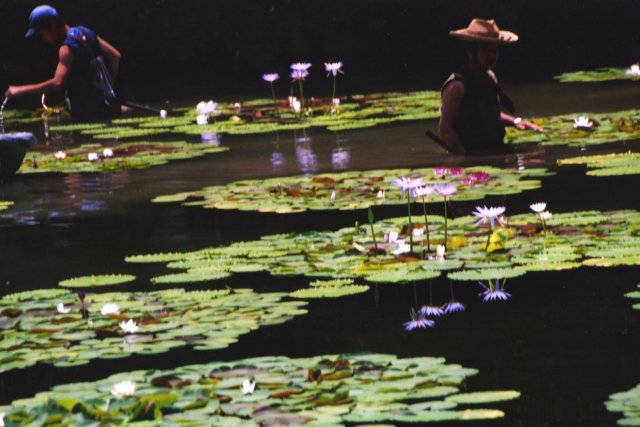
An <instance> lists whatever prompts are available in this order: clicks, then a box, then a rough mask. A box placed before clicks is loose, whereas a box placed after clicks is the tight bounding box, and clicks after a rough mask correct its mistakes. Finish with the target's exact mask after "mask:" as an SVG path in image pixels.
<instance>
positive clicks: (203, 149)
mask: <svg viewBox="0 0 640 427" xmlns="http://www.w3.org/2000/svg"><path fill="white" fill-rule="evenodd" d="M105 150H107V151H105ZM108 150H111V153H109V152H108ZM227 150H228V148H227V147H215V146H212V145H207V144H196V143H187V142H184V141H175V142H169V141H168V142H130V143H122V144H118V145H113V146H112V145H109V146H102V145H100V144H84V145H81V146H79V147H77V148H72V149H70V150H67V151H66V152H65V154H66V157H64V158H62V159H58V158H56V156H55V153H53V152H40V151H30V152H28V153H27V155H26V157H25V160H24V161H23V162H22V166H21V167H20V169H19V170H18V173H40V172H59V173H73V172H113V171H117V170H127V169H143V168H148V167H150V166H156V165H163V164H165V163H167V162H169V161H171V160H180V159H189V158H193V157H198V156H203V155H205V154H211V153H220V152H224V151H227ZM89 154H94V155H95V156H96V157H97V160H93V161H90V160H89Z"/></svg>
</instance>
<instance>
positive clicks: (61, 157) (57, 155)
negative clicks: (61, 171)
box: [53, 150, 67, 160]
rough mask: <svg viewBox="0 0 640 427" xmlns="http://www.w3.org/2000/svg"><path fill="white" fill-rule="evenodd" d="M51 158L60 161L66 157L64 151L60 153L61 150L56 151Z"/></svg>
mask: <svg viewBox="0 0 640 427" xmlns="http://www.w3.org/2000/svg"><path fill="white" fill-rule="evenodd" d="M53 156H54V157H55V158H56V159H58V160H62V159H64V158H65V157H67V153H65V152H64V151H62V150H58V151H56V152H55V153H53Z"/></svg>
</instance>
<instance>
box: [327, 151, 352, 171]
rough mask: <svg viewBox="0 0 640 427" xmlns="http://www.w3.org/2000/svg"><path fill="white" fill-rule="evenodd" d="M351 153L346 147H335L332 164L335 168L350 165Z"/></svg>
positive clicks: (340, 168)
mask: <svg viewBox="0 0 640 427" xmlns="http://www.w3.org/2000/svg"><path fill="white" fill-rule="evenodd" d="M349 160H351V153H349V150H348V149H346V148H334V149H333V151H332V152H331V166H332V167H333V169H334V170H343V169H346V168H348V167H349Z"/></svg>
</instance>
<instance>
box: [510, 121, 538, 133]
mask: <svg viewBox="0 0 640 427" xmlns="http://www.w3.org/2000/svg"><path fill="white" fill-rule="evenodd" d="M514 126H515V127H516V128H517V129H518V130H532V131H535V132H544V129H542V128H541V127H540V126H538V125H537V124H535V123H533V122H530V121H529V120H524V119H521V120H520V121H519V123H517V124H514Z"/></svg>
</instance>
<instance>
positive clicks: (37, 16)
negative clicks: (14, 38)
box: [24, 4, 60, 39]
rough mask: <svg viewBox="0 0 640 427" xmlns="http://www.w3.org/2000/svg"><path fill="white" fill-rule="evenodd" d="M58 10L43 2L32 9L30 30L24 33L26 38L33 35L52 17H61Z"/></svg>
mask: <svg viewBox="0 0 640 427" xmlns="http://www.w3.org/2000/svg"><path fill="white" fill-rule="evenodd" d="M59 17H60V15H59V14H58V11H57V10H55V9H54V8H52V7H51V6H49V5H46V4H43V5H41V6H38V7H36V8H35V9H33V10H32V11H31V15H29V30H27V34H25V35H24V37H25V38H27V39H28V38H29V37H33V36H34V35H35V34H36V33H37V32H38V30H39V29H41V28H42V27H43V26H44V23H45V22H47V21H48V20H50V19H52V18H59Z"/></svg>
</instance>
